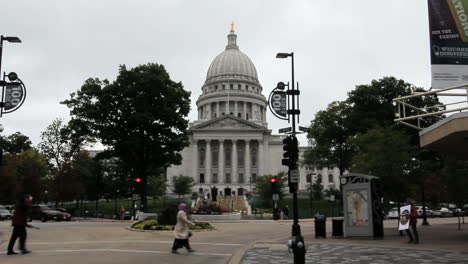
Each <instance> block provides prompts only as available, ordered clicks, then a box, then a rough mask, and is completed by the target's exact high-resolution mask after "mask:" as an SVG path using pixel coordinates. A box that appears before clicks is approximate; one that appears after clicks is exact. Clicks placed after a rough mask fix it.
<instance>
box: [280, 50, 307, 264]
mask: <svg viewBox="0 0 468 264" xmlns="http://www.w3.org/2000/svg"><path fill="white" fill-rule="evenodd" d="M288 57H291V75H292V77H291V89H289V87H288V90H287V92H286V94H287V95H288V96H292V99H291V100H289V101H290V102H291V107H290V108H289V109H288V110H287V114H288V115H289V116H292V118H291V119H292V120H291V121H292V125H291V136H292V138H294V139H295V138H296V115H297V116H299V114H300V110H299V109H296V96H299V89H298V90H296V89H295V80H294V52H291V53H283V52H280V53H277V54H276V58H278V59H285V58H288ZM298 104H299V101H298ZM298 106H299V105H298ZM296 142H297V141H296ZM292 170H297V163H296V164H294V165H293V167H292V166H289V170H288V178H289V184H290V192H291V191H292V194H293V214H294V222H293V226H292V236H293V237H294V238H295V241H291V243H290V247H291V248H292V249H293V253H294V263H295V264H298V263H301V264H302V263H305V254H306V249H305V244H304V238H303V237H302V234H301V227H300V225H299V210H298V203H297V189H298V183H297V182H291V178H292V177H291V172H292Z"/></svg>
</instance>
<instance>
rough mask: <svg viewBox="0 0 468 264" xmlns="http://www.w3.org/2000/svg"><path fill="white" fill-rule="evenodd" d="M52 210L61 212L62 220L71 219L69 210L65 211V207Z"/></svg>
mask: <svg viewBox="0 0 468 264" xmlns="http://www.w3.org/2000/svg"><path fill="white" fill-rule="evenodd" d="M54 210H57V211H59V212H60V213H62V219H61V220H63V221H70V220H71V219H72V216H71V214H70V213H69V212H67V209H65V208H54Z"/></svg>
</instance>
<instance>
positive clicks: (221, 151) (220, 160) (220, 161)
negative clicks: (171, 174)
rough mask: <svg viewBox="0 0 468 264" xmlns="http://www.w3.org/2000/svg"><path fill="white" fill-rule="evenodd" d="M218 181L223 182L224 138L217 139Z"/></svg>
mask: <svg viewBox="0 0 468 264" xmlns="http://www.w3.org/2000/svg"><path fill="white" fill-rule="evenodd" d="M218 169H219V171H218V183H224V182H225V180H224V140H222V139H221V140H220V141H219V152H218Z"/></svg>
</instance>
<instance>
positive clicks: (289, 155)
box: [281, 136, 299, 168]
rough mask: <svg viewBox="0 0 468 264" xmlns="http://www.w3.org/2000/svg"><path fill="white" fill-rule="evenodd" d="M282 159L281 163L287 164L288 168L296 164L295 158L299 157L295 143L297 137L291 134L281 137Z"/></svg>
mask: <svg viewBox="0 0 468 264" xmlns="http://www.w3.org/2000/svg"><path fill="white" fill-rule="evenodd" d="M283 150H284V153H283V159H282V160H281V164H282V165H284V166H288V167H290V168H295V167H296V165H297V160H298V158H299V147H298V144H297V138H296V137H293V136H288V137H286V138H285V139H283Z"/></svg>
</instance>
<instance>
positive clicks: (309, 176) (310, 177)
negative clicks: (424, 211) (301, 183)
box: [306, 174, 312, 182]
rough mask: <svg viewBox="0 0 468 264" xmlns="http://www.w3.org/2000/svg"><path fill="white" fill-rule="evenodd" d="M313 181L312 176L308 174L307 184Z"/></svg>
mask: <svg viewBox="0 0 468 264" xmlns="http://www.w3.org/2000/svg"><path fill="white" fill-rule="evenodd" d="M311 181H312V174H307V175H306V182H311Z"/></svg>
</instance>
